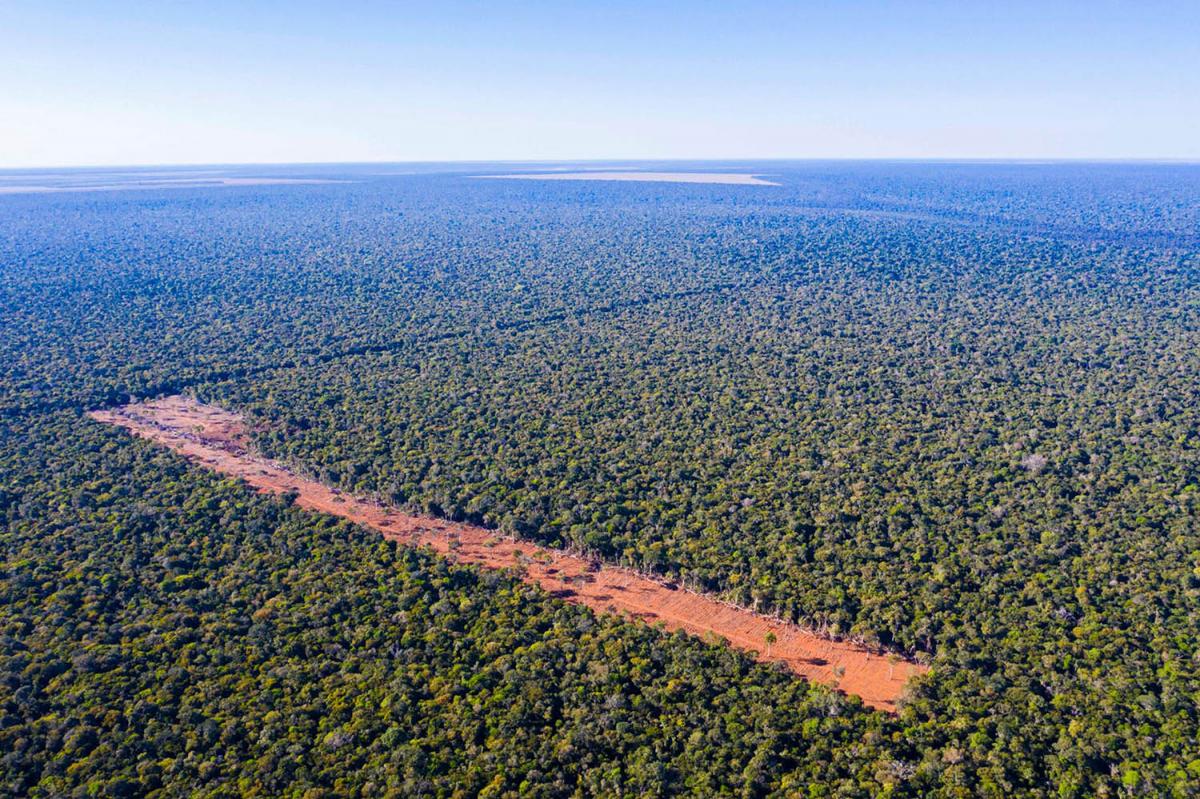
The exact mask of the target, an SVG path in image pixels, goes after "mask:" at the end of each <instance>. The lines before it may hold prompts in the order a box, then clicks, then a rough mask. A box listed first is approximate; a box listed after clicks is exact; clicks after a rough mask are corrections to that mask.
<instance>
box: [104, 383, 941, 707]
mask: <svg viewBox="0 0 1200 799" xmlns="http://www.w3.org/2000/svg"><path fill="white" fill-rule="evenodd" d="M90 416H91V417H92V418H93V419H96V420H97V421H100V422H105V423H107V424H113V425H118V426H120V427H123V428H125V429H127V430H129V431H130V432H132V433H134V434H135V435H138V436H141V437H142V438H146V439H149V440H150V441H154V442H156V443H158V444H162V445H163V446H166V447H169V448H171V449H172V450H175V451H176V452H178V453H180V454H182V455H183V456H184V457H186V458H188V459H189V460H192V461H194V462H196V463H199V464H202V465H204V466H206V467H208V468H209V469H213V470H215V471H218V472H221V473H223V474H227V475H232V476H234V477H239V478H241V479H243V480H245V481H246V482H247V483H249V484H250V485H252V486H254V487H256V488H258V489H259V490H260V491H262V492H264V493H273V494H283V493H286V492H288V491H294V492H296V493H297V494H298V497H297V499H296V504H297V505H299V506H301V507H303V508H308V509H310V510H316V511H323V512H325V513H331V514H334V515H336V516H341V517H343V518H346V519H349V520H350V521H353V522H357V523H359V524H363V525H366V526H368V527H373V528H375V529H376V530H379V531H380V532H381V533H383V535H384V536H386V537H387V538H390V539H394V540H396V541H400V542H403V543H405V544H409V545H412V546H426V547H430V548H432V549H434V550H435V551H437V552H438V553H441V554H442V555H446V556H448V557H451V558H453V559H455V560H458V561H460V562H463V563H474V564H477V565H480V566H485V567H488V568H496V569H499V568H516V569H517V570H518V571H519V572H520V573H521V576H522V578H523V579H524V580H525V581H526V582H529V583H535V584H537V585H540V586H541V587H542V588H543V589H545V590H546V591H548V592H550V593H552V594H554V595H555V596H558V597H560V598H562V599H565V600H567V601H569V602H575V603H578V604H581V605H586V606H587V607H589V608H591V609H593V610H595V611H597V612H605V611H614V612H619V613H624V614H626V615H628V616H631V617H633V618H637V619H641V620H642V621H645V622H646V623H648V624H662V625H663V626H665V628H666V629H667V630H684V631H685V632H688V633H690V634H692V635H696V636H701V637H704V636H711V635H716V636H720V637H721V638H724V639H726V640H727V641H728V642H729V643H730V645H732V646H735V647H737V648H739V649H744V650H753V651H755V652H757V653H759V655H758V658H759V660H763V661H782V662H783V663H785V664H787V666H788V667H789V668H790V669H791V670H792V671H794V672H795V673H796V674H799V675H800V676H802V677H804V678H806V679H808V680H812V681H813V682H820V683H825V684H827V685H832V686H835V687H836V688H837V689H838V690H840V691H844V692H845V693H849V694H854V695H856V696H859V697H861V698H862V700H863V702H864V703H865V704H867V705H869V706H871V707H873V708H876V709H879V710H884V711H888V712H894V711H895V709H896V700H897V699H899V698H900V696H901V694H902V693H903V690H904V686H905V683H906V682H907V681H908V679H909V678H910V677H912V676H914V675H917V674H922V673H924V672H925V671H927V668H926V667H925V666H922V665H920V664H918V663H913V662H910V661H906V660H897V659H896V657H895V656H891V658H889V657H888V656H887V655H883V654H879V653H876V652H872V651H870V650H867V649H865V648H863V647H861V646H858V645H856V644H852V643H847V642H844V641H833V640H830V639H827V638H823V637H821V636H818V635H816V634H814V633H812V632H809V631H808V630H804V629H802V628H800V627H798V626H796V625H794V624H788V623H785V622H781V621H778V620H776V619H772V618H769V617H766V616H761V615H758V614H756V613H753V612H751V611H748V610H745V609H743V608H737V607H734V606H732V605H729V604H726V603H724V602H721V601H720V600H718V599H714V598H713V597H710V596H705V595H703V594H697V593H694V592H692V591H688V590H686V589H683V588H675V587H672V586H671V585H669V584H664V583H662V582H658V581H656V580H653V579H651V578H648V577H644V576H642V575H639V574H636V573H633V572H630V571H627V570H625V569H620V568H617V567H614V566H608V565H600V566H599V567H598V568H597V566H596V565H595V564H593V563H592V562H590V561H589V560H587V559H586V558H581V557H578V556H576V555H571V554H568V553H566V552H562V551H559V550H554V549H547V548H545V547H540V546H538V545H536V544H532V543H529V542H526V541H518V540H514V539H511V538H508V537H505V536H503V535H501V534H499V533H496V532H495V531H492V530H487V529H484V528H482V527H475V526H472V525H468V524H459V523H456V522H449V521H444V520H440V519H433V518H428V517H423V516H414V515H412V514H409V513H404V512H402V511H400V510H397V509H395V508H389V507H386V506H383V505H381V504H379V503H377V502H373V501H370V500H366V499H362V498H360V497H353V496H349V495H346V494H343V493H341V492H339V491H338V490H337V489H332V488H329V487H327V486H324V485H322V484H320V483H318V482H315V481H313V480H308V479H305V478H303V477H299V476H297V475H295V474H293V473H292V472H291V471H290V470H289V469H288V468H287V467H285V466H283V465H281V464H279V463H276V462H275V461H271V460H268V459H267V458H263V457H260V456H258V455H255V454H254V453H252V452H250V451H249V448H248V443H247V442H248V436H247V428H246V425H245V422H244V421H243V420H242V418H241V417H240V416H239V415H237V414H235V413H231V412H229V411H226V410H224V409H223V408H218V407H215V406H212V405H203V404H201V403H199V402H197V401H195V400H192V399H190V398H187V397H167V398H166V399H161V400H154V401H150V402H144V403H137V404H133V405H127V406H125V407H123V408H114V409H111V410H103V411H93V412H92V413H91V414H90ZM768 633H774V635H775V639H776V640H775V641H774V643H772V644H771V645H770V647H769V650H770V655H769V656H768V655H767V654H766V652H767V650H768V646H767V643H766V637H767V634H768Z"/></svg>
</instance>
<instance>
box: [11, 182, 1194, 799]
mask: <svg viewBox="0 0 1200 799" xmlns="http://www.w3.org/2000/svg"><path fill="white" fill-rule="evenodd" d="M773 168H774V169H775V170H776V174H777V178H776V179H777V180H778V181H779V182H781V183H783V184H784V185H783V186H781V187H778V188H775V187H769V188H768V187H734V186H703V185H686V186H684V185H666V184H663V185H655V184H610V185H602V184H594V183H589V184H569V183H555V184H538V183H527V182H524V181H521V182H515V183H512V184H507V183H504V182H502V181H472V180H468V179H466V178H464V177H461V176H458V175H454V174H450V173H437V172H434V171H430V172H429V173H427V174H416V175H411V176H406V177H403V178H387V179H384V178H379V177H372V176H370V175H368V174H358V173H354V172H348V173H346V174H344V175H341V176H342V177H346V178H348V179H350V180H352V182H350V183H346V184H337V185H324V186H305V187H295V186H293V187H258V188H245V189H238V190H236V191H235V190H177V191H175V192H168V191H155V192H137V193H126V194H122V195H116V194H110V195H102V194H99V193H97V194H78V195H59V196H54V197H9V198H4V200H3V202H0V268H2V269H3V273H2V278H3V280H2V282H0V308H2V309H3V317H2V324H3V330H2V333H3V336H2V337H0V377H2V379H3V396H2V397H0V399H2V402H0V413H2V414H3V420H2V421H3V425H4V427H3V430H2V431H0V445H2V447H3V449H2V451H3V453H4V458H5V460H4V465H3V469H2V471H0V476H2V483H0V513H3V514H5V518H6V521H7V527H6V528H5V531H4V538H3V546H4V578H5V581H4V588H3V590H4V591H5V598H4V602H3V613H4V614H5V616H4V635H5V638H4V639H3V641H4V649H3V653H4V654H3V657H4V659H5V665H4V668H5V675H6V676H5V681H4V683H3V685H4V688H2V689H0V691H5V692H7V697H6V698H4V699H3V713H4V717H3V721H0V735H3V736H4V740H5V742H6V744H7V745H6V746H5V750H6V752H8V753H10V754H7V755H6V756H5V759H4V763H5V765H4V775H5V776H4V783H3V784H4V785H5V786H7V789H8V790H10V791H12V792H13V793H14V794H16V795H19V794H23V793H25V792H28V791H29V790H31V786H33V785H35V784H36V785H39V788H38V789H37V790H38V791H40V794H39V795H46V796H49V795H58V794H61V793H71V792H72V791H75V790H78V791H82V792H84V794H86V793H87V792H92V793H104V792H108V793H109V794H113V795H119V794H120V793H121V791H125V792H127V793H129V794H140V793H142V792H144V791H146V790H148V789H151V788H153V787H155V786H161V787H162V789H163V791H164V793H165V794H175V793H185V792H188V791H189V790H190V789H191V786H202V787H197V790H202V791H204V790H207V791H210V792H213V793H220V792H222V791H224V792H227V793H238V792H246V791H250V790H258V791H259V792H260V793H261V794H262V795H277V794H280V793H289V792H290V793H292V794H295V795H302V794H304V792H305V791H307V790H309V789H310V788H312V789H314V790H322V789H323V790H327V791H330V792H332V793H335V794H340V793H346V792H355V791H359V792H364V793H370V794H373V793H381V792H386V791H387V790H389V789H390V790H394V791H396V792H397V795H421V794H426V795H454V792H455V791H459V792H460V795H475V794H476V793H479V792H480V791H482V790H485V789H486V790H492V791H494V792H495V793H496V795H502V794H504V793H505V792H511V793H530V794H538V793H540V794H544V795H571V794H572V793H575V794H578V795H595V794H617V793H620V792H622V791H623V792H625V794H626V795H631V794H656V793H692V794H696V795H714V794H720V793H730V794H733V795H763V794H771V793H780V794H785V795H814V796H820V795H863V796H876V795H887V794H889V793H890V794H892V795H913V796H924V795H946V796H971V795H990V796H1015V795H1032V796H1058V797H1073V796H1091V795H1107V796H1125V795H1128V796H1139V795H1144V796H1163V795H1168V796H1170V795H1174V796H1190V795H1200V787H1198V786H1200V744H1197V738H1198V737H1200V709H1198V706H1200V496H1198V492H1200V432H1198V431H1200V410H1197V409H1198V408H1200V389H1198V388H1197V386H1200V382H1198V381H1200V354H1198V353H1200V348H1198V347H1197V345H1198V344H1200V274H1198V272H1197V267H1200V262H1198V261H1200V239H1198V237H1197V235H1196V232H1195V231H1196V230H1197V229H1200V228H1198V225H1200V170H1198V169H1197V168H1195V167H1188V166H1174V167H1166V166H1120V165H1090V166H1089V165H1060V166H1023V167H1022V166H1015V165H1010V166H1005V165H960V166H956V165H915V164H906V165H884V164H871V165H866V164H862V165H853V164H844V165H819V164H814V165H794V164H793V165H782V164H781V165H773ZM320 174H325V173H320ZM339 174H340V173H339ZM180 390H185V391H189V392H192V393H195V394H197V395H198V396H200V397H201V398H203V399H205V400H209V401H215V402H220V403H224V404H228V405H231V406H233V407H237V408H239V409H241V410H243V411H245V412H246V413H247V414H248V415H249V417H250V419H251V421H252V422H253V423H254V426H255V431H256V432H255V435H256V438H257V441H258V444H259V446H260V447H261V448H262V449H263V450H265V451H266V452H267V453H269V454H271V455H274V456H278V457H281V458H284V459H286V460H288V461H290V462H292V463H294V464H297V465H298V466H300V467H301V468H303V469H304V470H306V471H308V472H310V473H311V474H313V475H314V476H317V477H319V478H320V479H322V480H325V481H328V482H331V483H334V484H337V485H339V486H342V487H344V488H347V489H352V490H355V491H359V492H363V493H372V494H376V495H378V496H381V497H383V498H386V499H387V500H389V501H392V502H398V503H403V504H407V505H409V506H411V507H413V508H417V509H420V510H422V511H426V512H432V513H435V514H440V515H445V516H448V517H452V518H456V519H469V520H472V521H475V522H478V523H482V524H487V525H489V526H495V527H499V528H502V529H505V530H508V531H513V532H516V533H518V534H520V535H523V536H526V537H529V538H533V539H537V540H539V541H543V542H547V543H552V544H563V545H568V544H569V545H573V546H578V547H582V548H585V549H588V550H591V551H593V552H596V553H597V554H600V555H602V556H603V557H605V558H607V559H610V560H613V561H618V562H623V563H628V564H631V565H635V566H637V567H639V568H645V569H650V570H654V571H658V572H660V573H662V574H664V575H670V576H671V577H673V578H676V579H680V580H682V581H684V582H686V583H687V584H689V585H694V586H696V587H700V588H703V589H705V590H709V591H713V592H718V593H722V594H724V595H726V596H728V597H729V598H731V599H734V600H736V601H739V602H743V603H746V604H749V605H754V606H757V607H759V608H760V609H763V610H770V611H774V612H779V613H782V614H783V615H785V616H787V617H789V618H791V619H794V620H796V621H799V622H801V623H803V624H807V625H810V626H813V627H815V628H818V629H821V630H824V631H826V632H828V633H830V634H835V635H842V636H850V637H855V638H859V639H862V640H865V641H868V642H870V643H872V644H880V645H886V646H892V647H896V648H899V649H902V650H904V651H906V652H908V653H911V654H913V655H914V656H916V657H919V658H921V659H924V660H927V661H928V662H930V663H931V664H932V665H933V667H934V668H933V671H932V672H931V674H930V675H929V676H928V677H927V678H925V679H924V680H923V681H922V682H921V683H920V684H919V685H917V686H916V687H915V688H914V691H913V695H912V696H911V697H910V699H909V700H908V701H907V702H906V703H905V705H904V707H903V709H902V711H901V714H900V715H899V717H898V718H894V719H893V718H887V717H883V716H881V715H880V714H876V713H870V712H866V711H863V710H862V709H861V707H860V706H859V705H858V704H857V703H856V702H855V701H853V700H845V699H842V698H839V697H837V696H835V695H831V694H829V693H828V692H827V691H825V690H824V689H821V688H808V687H806V686H804V685H803V684H801V683H799V682H797V681H796V680H794V679H792V678H790V677H787V676H786V675H783V674H780V673H777V672H775V671H773V670H771V669H767V668H763V667H757V666H751V665H749V663H748V662H747V661H746V660H745V659H744V658H742V657H740V656H738V655H736V654H734V653H732V652H729V651H727V650H721V649H719V648H714V647H709V646H707V645H705V644H704V643H703V642H699V641H694V640H686V639H682V638H679V637H668V636H663V635H661V634H659V633H657V632H655V631H653V630H649V629H646V628H639V627H636V626H631V625H627V624H623V623H620V622H618V621H616V620H613V619H596V618H594V617H592V616H590V615H589V614H588V613H586V612H585V611H582V610H579V609H577V608H573V607H570V606H566V605H564V604H562V603H559V602H557V601H555V600H552V599H549V598H547V597H545V596H541V595H538V594H537V593H536V592H535V591H533V590H532V589H529V588H524V587H521V586H519V585H518V584H517V583H514V582H511V581H510V580H508V579H507V578H504V577H499V576H496V575H485V574H479V573H477V572H475V571H473V570H470V569H465V568H459V567H453V566H449V565H447V564H444V563H440V562H438V561H436V560H434V559H432V558H430V557H426V556H423V555H418V554H414V553H411V552H406V551H403V550H396V549H394V548H393V547H392V546H391V545H385V544H382V543H380V542H379V541H378V540H377V539H375V538H374V537H373V536H372V535H371V534H369V533H367V532H364V531H358V530H356V529H354V528H352V527H349V526H347V525H344V524H335V523H333V522H332V521H330V520H327V519H323V518H320V517H318V516H315V515H313V514H308V513H302V512H300V511H297V510H296V509H294V508H289V507H286V506H285V505H283V504H281V503H280V502H278V501H275V500H269V499H264V498H260V497H257V496H255V495H253V494H252V493H251V492H249V491H247V490H246V489H244V488H241V487H239V486H237V485H235V484H231V483H228V482H222V481H220V480H218V479H216V478H214V477H211V476H208V475H203V474H199V473H197V472H196V471H195V470H193V469H189V468H186V467H184V466H183V465H182V463H181V462H180V461H178V460H177V459H175V458H173V457H172V456H170V455H167V454H165V453H155V452H153V451H152V450H151V449H149V448H148V447H146V446H145V445H142V444H134V443H132V442H130V441H129V440H128V439H127V438H126V437H124V436H123V435H122V434H120V433H117V432H114V431H104V430H101V429H99V428H98V427H97V426H96V425H94V424H93V423H91V422H88V421H86V420H84V419H83V418H81V416H80V411H82V410H84V409H86V408H88V407H93V406H97V405H103V404H110V403H115V402H120V401H124V400H125V399H126V398H129V397H144V396H153V395H157V394H162V393H173V392H176V391H180ZM548 675H552V676H548ZM0 696H3V694H0ZM130 719H133V720H140V721H136V722H131V721H130ZM268 730H269V731H270V732H267V731H268ZM487 786H490V787H487Z"/></svg>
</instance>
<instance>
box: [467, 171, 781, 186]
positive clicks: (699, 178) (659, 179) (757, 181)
mask: <svg viewBox="0 0 1200 799" xmlns="http://www.w3.org/2000/svg"><path fill="white" fill-rule="evenodd" d="M472 177H476V178H496V179H500V180H637V181H647V182H651V181H652V182H656V183H727V184H730V185H735V186H778V185H780V184H778V183H772V182H771V181H769V180H763V179H762V178H759V177H757V176H755V175H744V174H739V173H736V172H539V173H536V174H509V175H472Z"/></svg>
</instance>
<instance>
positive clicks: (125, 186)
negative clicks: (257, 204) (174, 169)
mask: <svg viewBox="0 0 1200 799" xmlns="http://www.w3.org/2000/svg"><path fill="white" fill-rule="evenodd" d="M348 182H349V181H345V180H321V179H318V178H196V179H192V178H186V179H181V180H138V181H130V182H129V183H97V184H91V185H88V184H83V185H75V186H72V185H63V186H42V185H16V186H5V185H0V194H61V193H64V192H74V191H133V190H136V189H143V190H144V189H205V188H212V187H216V186H296V185H312V184H318V183H348Z"/></svg>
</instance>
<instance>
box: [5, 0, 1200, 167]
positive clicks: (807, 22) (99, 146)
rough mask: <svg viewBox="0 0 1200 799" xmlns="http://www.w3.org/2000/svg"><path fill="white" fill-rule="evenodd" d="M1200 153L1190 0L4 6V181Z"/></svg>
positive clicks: (1199, 46) (1199, 67)
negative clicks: (60, 169) (429, 163)
mask: <svg viewBox="0 0 1200 799" xmlns="http://www.w3.org/2000/svg"><path fill="white" fill-rule="evenodd" d="M830 157H847V158H855V157H868V158H891V157H906V158H970V157H981V158H988V157H1007V158H1183V159H1192V160H1197V159H1200V0H1178V1H1176V2H1167V1H1166V0H1139V1H1138V2H1134V1H1132V0H1131V1H1130V2H1118V1H1117V0H1087V2H1073V1H1070V2H1068V1H1067V0H1062V1H1060V2H1055V0H1044V2H1025V0H1013V1H1012V2H1006V1H1005V0H989V1H988V2H975V1H974V0H959V1H957V2H952V1H950V0H947V1H946V2H932V1H930V2H922V1H921V0H907V1H905V2H900V1H899V0H897V1H896V2H882V1H881V0H880V1H872V0H843V2H835V1H834V0H830V1H829V2H755V1H754V0H742V1H741V2H728V3H708V2H654V0H641V1H640V2H625V0H608V1H607V2H594V3H584V2H570V1H569V0H558V1H557V2H504V1H503V0H495V1H494V2H481V3H457V2H452V1H443V2H429V3H402V2H391V3H389V2H351V1H350V0H343V1H342V2H307V1H306V0H291V1H290V2H255V1H254V0H242V2H224V0H207V1H206V2H188V1H186V0H153V2H124V3H117V2H105V0H87V1H86V2H64V1H63V0H0V167H21V166H54V165H90V164H165V163H214V162H219V163H238V162H295V161H411V160H463V159H467V160H492V159H513V160H533V159H565V160H569V159H598V158H616V159H626V158H830Z"/></svg>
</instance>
